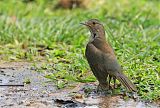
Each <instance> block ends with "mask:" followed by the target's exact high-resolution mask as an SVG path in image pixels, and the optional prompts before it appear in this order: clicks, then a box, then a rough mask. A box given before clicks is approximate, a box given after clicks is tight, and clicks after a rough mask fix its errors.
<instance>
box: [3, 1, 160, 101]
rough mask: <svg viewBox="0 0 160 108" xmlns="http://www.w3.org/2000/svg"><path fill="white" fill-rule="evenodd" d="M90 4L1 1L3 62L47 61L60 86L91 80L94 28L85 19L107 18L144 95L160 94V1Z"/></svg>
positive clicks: (118, 49)
mask: <svg viewBox="0 0 160 108" xmlns="http://www.w3.org/2000/svg"><path fill="white" fill-rule="evenodd" d="M90 2H91V3H90V4H89V5H88V8H87V9H73V10H63V9H59V10H54V9H53V7H54V5H55V4H56V1H53V2H52V1H50V0H45V2H44V0H36V1H35V2H31V3H24V2H22V1H20V0H19V1H18V0H1V1H0V7H1V8H0V59H1V61H24V60H25V61H30V62H34V63H35V64H37V63H38V62H39V61H43V62H44V63H43V65H42V67H41V68H40V69H38V70H39V71H41V70H43V71H47V72H48V74H49V75H47V76H46V77H47V78H50V79H52V80H54V81H56V82H57V85H58V87H59V88H62V87H65V86H67V84H68V83H70V82H73V81H80V82H90V81H95V78H94V77H93V75H92V74H91V72H89V70H90V68H89V66H88V64H87V62H86V60H85V57H84V51H85V45H86V43H87V41H88V38H89V35H88V34H87V33H88V30H87V29H86V28H84V27H83V26H80V24H79V23H80V22H82V21H86V20H88V19H90V18H97V19H99V20H101V21H102V22H103V24H104V26H105V29H106V34H107V38H108V40H109V42H110V43H111V44H112V46H113V48H114V49H115V52H116V55H117V58H118V60H119V63H120V64H121V65H122V67H123V69H124V72H125V73H126V74H127V76H129V77H130V78H131V79H132V81H133V82H134V83H135V84H136V86H137V88H138V89H139V92H138V94H139V96H140V97H141V98H142V99H147V100H156V99H159V98H160V77H159V76H160V13H159V10H160V5H159V1H158V0H140V1H135V0H118V1H117V0H110V1H107V0H106V1H105V0H101V2H100V1H97V2H95V1H94V0H91V1H90Z"/></svg>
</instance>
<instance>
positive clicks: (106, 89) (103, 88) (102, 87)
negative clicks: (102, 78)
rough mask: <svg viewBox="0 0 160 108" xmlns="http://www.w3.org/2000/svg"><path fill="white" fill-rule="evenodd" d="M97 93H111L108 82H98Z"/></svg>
mask: <svg viewBox="0 0 160 108" xmlns="http://www.w3.org/2000/svg"><path fill="white" fill-rule="evenodd" d="M97 93H98V94H101V95H106V94H111V93H112V91H111V90H110V89H109V86H108V84H106V83H105V84H99V85H98V87H97Z"/></svg>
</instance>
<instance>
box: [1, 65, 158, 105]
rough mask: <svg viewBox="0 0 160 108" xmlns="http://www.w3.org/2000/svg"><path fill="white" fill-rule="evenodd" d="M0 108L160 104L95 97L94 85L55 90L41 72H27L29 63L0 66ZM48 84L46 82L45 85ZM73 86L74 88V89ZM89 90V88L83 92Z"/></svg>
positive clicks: (80, 84) (118, 97)
mask: <svg viewBox="0 0 160 108" xmlns="http://www.w3.org/2000/svg"><path fill="white" fill-rule="evenodd" d="M26 79H29V80H30V82H31V83H30V84H24V86H0V103H1V104H0V107H2V108H159V107H160V104H155V103H145V102H142V101H135V100H133V99H128V100H124V99H123V96H121V95H117V96H103V95H98V94H97V93H96V92H95V90H96V85H97V83H88V84H85V83H76V84H73V85H72V87H68V88H65V89H60V90H57V89H56V88H55V87H54V84H53V82H47V81H48V79H46V78H44V73H39V72H35V71H33V70H30V68H29V64H28V63H4V64H0V85H8V84H9V85H23V82H24V80H26ZM46 82H47V83H46ZM73 86H74V87H73ZM84 88H89V89H87V90H86V89H84Z"/></svg>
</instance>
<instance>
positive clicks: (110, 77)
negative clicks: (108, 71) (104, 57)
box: [108, 75, 112, 89]
mask: <svg viewBox="0 0 160 108" xmlns="http://www.w3.org/2000/svg"><path fill="white" fill-rule="evenodd" d="M111 79H112V76H111V75H109V84H108V85H109V89H111V88H112V87H111V85H110V83H111Z"/></svg>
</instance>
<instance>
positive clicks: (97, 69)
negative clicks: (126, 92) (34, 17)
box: [85, 43, 108, 83]
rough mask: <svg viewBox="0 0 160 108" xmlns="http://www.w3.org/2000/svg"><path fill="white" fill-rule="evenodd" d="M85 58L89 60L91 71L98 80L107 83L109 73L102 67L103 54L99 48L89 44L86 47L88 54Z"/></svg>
mask: <svg viewBox="0 0 160 108" xmlns="http://www.w3.org/2000/svg"><path fill="white" fill-rule="evenodd" d="M85 56H86V58H87V61H88V63H89V65H90V67H91V70H92V72H93V74H94V75H95V77H96V78H97V79H98V81H99V82H100V83H106V80H107V76H108V73H106V71H105V70H104V68H103V67H102V64H101V62H102V61H103V60H102V57H101V56H102V54H101V52H100V51H99V50H97V48H96V47H95V46H94V45H93V44H92V43H89V44H87V47H86V53H85Z"/></svg>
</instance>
